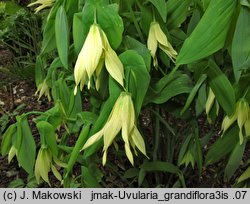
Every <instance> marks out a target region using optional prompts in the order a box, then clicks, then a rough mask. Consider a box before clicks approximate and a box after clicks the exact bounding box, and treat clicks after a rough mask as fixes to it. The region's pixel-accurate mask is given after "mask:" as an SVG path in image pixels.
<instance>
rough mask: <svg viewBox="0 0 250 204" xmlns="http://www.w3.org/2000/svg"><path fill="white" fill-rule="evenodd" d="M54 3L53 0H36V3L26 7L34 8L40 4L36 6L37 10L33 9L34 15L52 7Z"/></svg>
mask: <svg viewBox="0 0 250 204" xmlns="http://www.w3.org/2000/svg"><path fill="white" fill-rule="evenodd" d="M54 1H55V0H37V1H35V2H33V3H30V4H29V5H28V7H31V6H34V5H36V4H41V5H40V6H38V7H37V8H35V13H38V12H39V11H41V10H42V9H44V8H47V7H51V6H53V4H54Z"/></svg>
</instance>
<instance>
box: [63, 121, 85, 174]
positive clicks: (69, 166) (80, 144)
mask: <svg viewBox="0 0 250 204" xmlns="http://www.w3.org/2000/svg"><path fill="white" fill-rule="evenodd" d="M89 130H90V124H88V125H86V126H84V127H83V128H82V131H81V133H80V135H79V137H78V139H77V141H76V143H75V146H74V149H73V150H72V152H71V154H70V157H69V161H68V164H67V172H66V176H65V177H67V175H68V174H69V173H70V172H71V170H72V168H73V166H74V164H75V162H76V160H77V157H78V156H79V154H80V150H81V149H82V147H83V145H84V143H85V142H86V141H87V138H88V133H89Z"/></svg>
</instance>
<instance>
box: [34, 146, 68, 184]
mask: <svg viewBox="0 0 250 204" xmlns="http://www.w3.org/2000/svg"><path fill="white" fill-rule="evenodd" d="M53 163H56V164H57V165H58V166H60V167H66V166H67V164H64V163H63V162H61V161H59V160H58V159H57V158H55V157H53V156H52V153H51V151H50V149H48V148H46V147H41V148H40V150H39V152H38V155H37V159H36V164H35V177H36V180H37V183H39V182H40V178H41V177H42V179H43V180H44V181H45V182H47V183H48V184H49V185H50V182H49V176H48V174H49V172H50V171H52V173H53V174H54V176H55V177H56V178H57V179H58V180H59V181H62V176H61V174H60V173H59V171H58V170H57V168H56V167H55V165H54V164H53Z"/></svg>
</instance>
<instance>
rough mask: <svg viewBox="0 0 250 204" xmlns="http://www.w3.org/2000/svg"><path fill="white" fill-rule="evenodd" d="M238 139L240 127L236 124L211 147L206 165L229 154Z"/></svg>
mask: <svg viewBox="0 0 250 204" xmlns="http://www.w3.org/2000/svg"><path fill="white" fill-rule="evenodd" d="M238 140H239V128H238V127H237V126H234V127H233V128H232V129H230V130H229V131H227V132H226V133H225V134H224V135H223V137H220V138H219V139H218V140H217V141H216V142H215V143H214V144H213V145H212V146H211V147H210V149H209V150H208V153H207V155H206V159H205V163H206V165H210V164H213V163H215V162H217V161H219V160H220V159H222V158H223V157H225V156H226V155H228V154H229V153H230V152H231V151H232V150H233V149H234V147H235V145H236V144H237V142H238Z"/></svg>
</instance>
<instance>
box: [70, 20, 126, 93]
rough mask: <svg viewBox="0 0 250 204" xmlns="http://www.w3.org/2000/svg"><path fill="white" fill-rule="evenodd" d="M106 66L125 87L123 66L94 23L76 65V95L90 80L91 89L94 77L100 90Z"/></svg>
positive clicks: (103, 34) (101, 31)
mask: <svg viewBox="0 0 250 204" xmlns="http://www.w3.org/2000/svg"><path fill="white" fill-rule="evenodd" d="M104 64H105V66H106V69H107V71H108V72H109V74H110V75H111V76H112V77H113V78H114V79H115V80H116V81H117V82H118V83H119V84H120V85H121V86H123V78H124V70H123V65H122V63H121V61H120V59H119V58H118V56H117V54H116V53H115V51H114V50H113V49H112V48H111V46H110V44H109V42H108V39H107V37H106V35H105V33H104V32H103V30H102V29H101V28H100V27H99V25H98V24H96V23H94V24H93V25H91V27H90V30H89V33H88V35H87V38H86V40H85V42H84V44H83V47H82V49H81V51H80V54H79V55H78V58H77V61H76V64H75V70H74V76H75V82H76V87H75V91H74V93H75V94H76V92H77V86H78V85H79V84H80V89H81V90H82V89H83V86H84V84H85V82H86V80H88V88H90V80H91V78H92V76H94V79H95V83H96V84H95V85H96V89H97V90H98V89H99V87H100V81H99V75H100V73H101V70H102V68H103V65H104Z"/></svg>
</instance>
